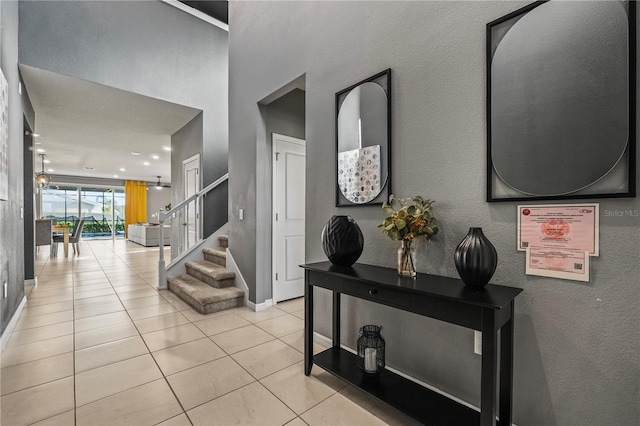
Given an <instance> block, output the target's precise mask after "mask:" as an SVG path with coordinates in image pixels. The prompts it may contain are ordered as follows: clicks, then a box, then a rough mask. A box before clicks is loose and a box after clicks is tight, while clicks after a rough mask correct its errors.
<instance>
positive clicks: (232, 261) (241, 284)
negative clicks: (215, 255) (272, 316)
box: [226, 248, 256, 310]
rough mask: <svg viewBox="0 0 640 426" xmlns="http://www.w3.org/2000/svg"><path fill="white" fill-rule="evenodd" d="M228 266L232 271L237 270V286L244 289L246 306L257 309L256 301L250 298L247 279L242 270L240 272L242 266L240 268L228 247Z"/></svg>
mask: <svg viewBox="0 0 640 426" xmlns="http://www.w3.org/2000/svg"><path fill="white" fill-rule="evenodd" d="M226 268H227V269H228V270H230V271H231V272H235V274H236V279H235V286H236V287H238V288H239V289H240V290H244V306H248V307H250V308H251V309H253V310H255V307H256V305H255V303H253V302H251V301H250V300H249V286H248V285H247V281H246V280H245V279H244V277H243V276H242V272H240V268H238V264H237V263H236V261H235V259H234V258H233V254H231V250H229V248H227V266H226Z"/></svg>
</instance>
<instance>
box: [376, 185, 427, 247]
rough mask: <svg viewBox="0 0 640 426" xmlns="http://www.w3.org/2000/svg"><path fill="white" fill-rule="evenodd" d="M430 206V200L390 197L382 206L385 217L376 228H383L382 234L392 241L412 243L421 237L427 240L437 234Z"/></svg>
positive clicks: (418, 197) (417, 197)
mask: <svg viewBox="0 0 640 426" xmlns="http://www.w3.org/2000/svg"><path fill="white" fill-rule="evenodd" d="M431 204H433V201H432V200H425V199H424V198H422V197H420V196H415V197H413V198H396V197H394V196H393V195H391V196H390V197H389V202H388V203H387V202H385V203H383V204H382V210H383V211H384V213H385V214H386V215H387V217H386V218H385V219H384V221H383V222H382V223H381V224H380V225H378V228H384V229H383V230H382V232H383V233H384V234H387V235H388V236H389V237H390V238H391V239H393V240H398V241H413V240H414V239H415V238H417V237H421V236H424V237H426V239H427V240H429V239H431V237H433V236H434V235H436V234H437V233H438V227H437V226H436V218H435V216H434V215H433V212H432V210H431Z"/></svg>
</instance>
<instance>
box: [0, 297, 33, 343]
mask: <svg viewBox="0 0 640 426" xmlns="http://www.w3.org/2000/svg"><path fill="white" fill-rule="evenodd" d="M25 303H27V297H26V296H24V297H23V298H22V302H20V305H19V306H18V309H16V311H15V312H14V313H13V316H12V317H11V321H9V324H7V327H6V328H5V329H4V332H3V333H2V337H0V352H2V351H4V347H5V346H7V342H9V337H11V333H13V329H14V328H16V325H17V324H18V320H19V319H20V314H22V308H24V305H25Z"/></svg>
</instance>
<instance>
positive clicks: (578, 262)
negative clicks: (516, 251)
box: [525, 247, 589, 282]
mask: <svg viewBox="0 0 640 426" xmlns="http://www.w3.org/2000/svg"><path fill="white" fill-rule="evenodd" d="M525 273H526V274H527V275H538V276H541V277H552V278H561V279H565V280H575V281H584V282H589V254H588V253H587V252H586V251H580V250H569V249H557V248H539V247H531V248H528V249H527V263H526V268H525Z"/></svg>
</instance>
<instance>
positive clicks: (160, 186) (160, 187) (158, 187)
mask: <svg viewBox="0 0 640 426" xmlns="http://www.w3.org/2000/svg"><path fill="white" fill-rule="evenodd" d="M156 189H162V183H161V182H160V176H158V182H157V183H156Z"/></svg>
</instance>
